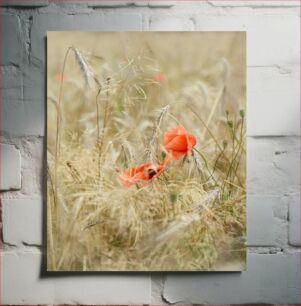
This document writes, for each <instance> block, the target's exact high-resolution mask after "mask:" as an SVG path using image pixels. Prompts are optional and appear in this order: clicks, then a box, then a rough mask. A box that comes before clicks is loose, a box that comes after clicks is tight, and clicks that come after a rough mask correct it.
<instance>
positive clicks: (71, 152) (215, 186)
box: [47, 32, 246, 271]
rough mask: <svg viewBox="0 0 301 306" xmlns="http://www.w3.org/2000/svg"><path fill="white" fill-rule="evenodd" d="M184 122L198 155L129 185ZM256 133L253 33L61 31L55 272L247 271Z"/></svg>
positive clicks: (55, 56) (52, 104)
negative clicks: (250, 116)
mask: <svg viewBox="0 0 301 306" xmlns="http://www.w3.org/2000/svg"><path fill="white" fill-rule="evenodd" d="M180 45H182V46H185V47H186V48H185V52H184V51H183V50H182V49H180V48H179V46H180ZM176 46H178V47H176ZM179 123H181V124H183V125H184V126H185V128H186V129H187V130H188V131H190V132H191V133H193V134H194V135H195V136H196V138H197V145H196V147H195V149H194V150H193V151H192V152H191V153H190V154H188V155H187V156H185V158H182V159H180V160H178V161H171V162H169V163H168V165H167V168H166V170H165V171H164V173H163V174H162V175H161V176H160V177H158V178H156V179H154V180H153V181H152V182H151V183H150V184H148V185H147V186H145V187H142V185H143V184H139V183H138V184H136V185H134V186H132V187H129V188H126V187H123V186H122V185H121V184H120V182H119V181H118V171H122V170H123V169H125V168H128V167H131V166H133V165H137V164H140V163H143V162H149V161H150V162H155V163H160V162H162V160H163V158H164V156H165V149H164V146H163V133H164V131H166V130H167V129H168V128H170V127H175V126H176V125H178V124H179ZM245 130H246V123H245V35H244V33H239V32H236V33H235V32H232V33H227V32H225V33H169V34H168V33H148V34H146V33H57V32H53V33H50V34H49V35H48V228H47V233H48V270H50V271H146V270H149V271H168V270H173V271H199V270H203V271H208V270H211V271H214V270H225V269H229V266H230V267H231V268H230V269H231V270H243V269H244V268H245V253H246V250H245V241H244V237H245V234H246V214H245V210H246V191H245V180H246V156H245V152H246V151H245Z"/></svg>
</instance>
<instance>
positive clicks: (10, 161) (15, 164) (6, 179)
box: [0, 144, 21, 190]
mask: <svg viewBox="0 0 301 306" xmlns="http://www.w3.org/2000/svg"><path fill="white" fill-rule="evenodd" d="M0 164H1V167H0V174H1V181H0V182H1V183H0V190H17V189H20V188H21V154H20V151H19V150H18V149H16V148H15V147H14V146H13V145H8V144H0Z"/></svg>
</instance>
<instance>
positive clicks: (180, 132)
mask: <svg viewBox="0 0 301 306" xmlns="http://www.w3.org/2000/svg"><path fill="white" fill-rule="evenodd" d="M176 131H177V134H178V135H185V134H186V133H187V131H186V129H185V128H184V126H183V125H182V124H180V125H178V126H177V127H176Z"/></svg>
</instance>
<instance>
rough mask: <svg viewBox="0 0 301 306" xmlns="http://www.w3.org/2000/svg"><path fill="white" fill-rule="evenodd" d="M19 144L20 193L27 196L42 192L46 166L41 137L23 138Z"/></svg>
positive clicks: (44, 150)
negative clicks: (20, 163)
mask: <svg viewBox="0 0 301 306" xmlns="http://www.w3.org/2000/svg"><path fill="white" fill-rule="evenodd" d="M21 146H22V151H21V154H22V178H23V180H22V193H23V194H24V195H28V196H36V195H40V194H42V193H43V187H44V182H45V167H46V165H45V160H44V159H43V158H44V156H45V155H44V154H45V152H46V149H45V148H44V142H43V138H33V139H32V138H29V139H24V140H22V143H21ZM28 178H30V179H28Z"/></svg>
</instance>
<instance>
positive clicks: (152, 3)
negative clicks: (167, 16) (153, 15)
mask: <svg viewBox="0 0 301 306" xmlns="http://www.w3.org/2000/svg"><path fill="white" fill-rule="evenodd" d="M175 4H176V1H162V0H159V1H156V0H149V1H148V5H149V6H150V7H172V6H174V5H175Z"/></svg>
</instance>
